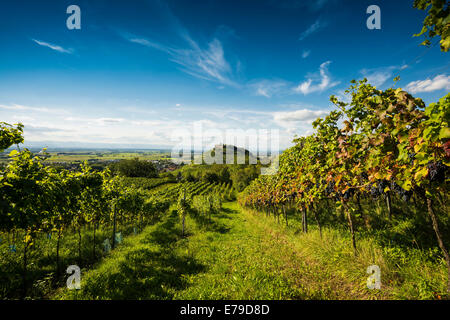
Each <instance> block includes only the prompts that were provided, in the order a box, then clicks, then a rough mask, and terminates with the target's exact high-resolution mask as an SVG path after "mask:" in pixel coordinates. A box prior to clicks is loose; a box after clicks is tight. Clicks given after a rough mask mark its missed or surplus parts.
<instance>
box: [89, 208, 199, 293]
mask: <svg viewBox="0 0 450 320" xmlns="http://www.w3.org/2000/svg"><path fill="white" fill-rule="evenodd" d="M177 221H178V217H177V215H176V212H172V213H170V214H169V216H168V218H167V219H166V220H165V221H163V222H161V223H160V224H159V225H158V226H157V227H156V228H155V229H154V230H153V231H151V232H150V233H149V234H148V235H146V236H145V238H143V239H142V240H140V241H139V242H138V243H137V244H136V245H134V246H133V247H131V248H130V249H129V250H128V251H126V252H124V253H123V255H124V256H123V257H121V258H120V259H115V260H110V261H108V262H107V263H111V264H113V266H108V268H107V269H108V270H112V272H105V273H104V274H101V273H100V270H97V274H95V275H93V276H91V277H89V279H87V280H86V282H87V283H86V285H85V286H84V288H83V290H82V293H81V294H82V298H83V299H85V298H88V299H90V298H95V299H171V298H173V295H174V293H175V292H176V291H177V290H182V289H184V288H186V287H187V286H188V281H187V279H186V278H187V276H189V275H192V274H196V273H200V272H203V271H205V270H206V267H205V266H204V265H202V264H200V263H198V262H197V261H196V260H195V259H194V258H192V257H191V256H189V255H188V254H180V252H179V251H178V250H177V249H176V248H175V246H174V245H175V243H176V242H177V241H178V240H180V239H181V235H180V230H179V227H177ZM145 244H153V245H154V244H157V246H152V247H149V246H146V245H145ZM123 258H124V259H123Z"/></svg>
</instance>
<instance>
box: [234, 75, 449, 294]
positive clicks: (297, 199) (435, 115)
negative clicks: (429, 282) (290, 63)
mask: <svg viewBox="0 0 450 320" xmlns="http://www.w3.org/2000/svg"><path fill="white" fill-rule="evenodd" d="M347 93H348V94H350V95H351V97H352V100H351V102H350V103H345V102H341V101H339V100H338V99H337V98H336V97H334V96H332V97H331V101H332V102H333V103H334V104H335V106H336V108H337V110H335V111H332V112H331V113H330V114H329V115H328V116H326V117H325V118H324V119H321V118H319V119H317V120H316V121H315V122H314V123H313V126H314V129H315V133H314V134H312V135H310V136H307V137H301V138H298V139H296V140H295V143H296V145H295V146H294V147H292V148H291V149H289V150H286V151H285V152H283V154H282V155H281V156H280V169H279V171H278V173H277V174H276V175H272V176H261V177H260V178H259V179H257V180H256V181H254V182H253V183H252V184H251V185H250V186H249V187H248V188H247V189H246V190H245V192H244V194H243V195H242V197H241V198H240V202H241V203H242V205H244V206H247V207H249V208H251V209H253V210H255V212H259V213H260V214H261V213H262V214H266V215H273V216H274V217H276V219H277V220H278V221H279V220H280V217H281V218H283V217H284V218H285V221H286V224H287V223H288V213H290V214H296V213H297V212H299V214H300V215H301V221H302V232H304V233H307V232H308V225H309V222H308V221H309V220H308V219H313V221H314V224H315V225H316V226H317V228H318V231H319V233H320V234H321V235H322V229H323V227H324V225H325V224H327V225H334V226H336V225H342V224H346V225H347V226H348V230H349V232H350V235H351V244H349V245H351V246H352V248H353V252H354V255H355V256H356V255H358V251H359V250H358V240H357V239H358V233H376V234H377V235H378V236H380V237H381V236H383V237H382V238H383V241H384V242H385V245H387V246H388V244H387V243H396V244H401V245H403V246H428V247H433V245H431V244H430V239H429V236H430V234H431V232H428V230H430V229H431V228H432V230H434V235H435V239H436V241H435V242H434V243H436V244H437V245H438V246H439V248H440V250H441V255H442V256H441V257H443V259H444V261H445V263H446V264H447V269H448V271H447V273H448V275H447V281H448V284H447V289H446V291H447V292H449V291H450V257H449V252H448V243H449V238H448V235H449V234H450V232H449V231H450V229H449V227H450V225H449V222H450V221H449V212H450V211H449V207H448V204H449V199H448V190H449V189H448V183H449V178H448V174H447V170H448V166H449V165H450V129H449V122H450V94H448V95H446V96H445V97H443V98H442V99H440V100H439V102H437V103H433V104H430V105H429V106H425V104H424V103H423V101H422V100H421V99H418V98H414V97H413V96H411V95H410V94H408V93H407V92H405V91H403V90H402V89H388V90H385V91H381V90H378V89H376V88H375V87H374V86H372V85H370V84H368V83H367V81H366V80H362V81H359V82H356V81H353V82H352V85H351V87H350V88H349V90H347ZM340 123H342V126H341V125H340ZM424 214H426V215H424ZM430 231H431V230H430ZM383 233H384V234H383ZM446 243H447V245H446ZM438 256H439V255H438ZM438 259H439V258H438Z"/></svg>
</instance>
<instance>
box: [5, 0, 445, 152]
mask: <svg viewBox="0 0 450 320" xmlns="http://www.w3.org/2000/svg"><path fill="white" fill-rule="evenodd" d="M412 2H413V1H412V0H395V1H375V0H371V1H365V0H360V1H352V0H316V1H300V0H292V1H288V0H282V1H275V0H260V1H256V0H254V1H244V0H242V1H237V0H229V1H219V0H209V1H206V0H205V1H192V0H190V1H187V0H183V1H181V0H177V1H175V0H168V1H153V0H148V1H144V0H136V1H119V0H116V1H106V0H90V1H80V0H71V1H62V0H59V1H23V0H14V1H12V0H3V1H2V2H1V4H0V42H1V43H2V50H0V61H1V64H0V121H6V122H12V123H15V122H19V121H21V122H23V123H24V124H25V128H26V129H25V138H26V140H27V141H28V142H29V143H34V144H47V145H59V146H69V145H70V146H72V145H77V146H102V145H104V146H110V144H116V145H117V146H130V147H133V146H149V147H150V146H153V147H164V146H171V145H173V144H174V142H173V141H171V135H172V134H173V132H174V131H175V130H177V129H179V128H188V129H189V128H192V126H193V125H194V124H197V125H198V124H201V125H202V126H203V127H204V128H206V129H208V128H212V129H218V130H226V129H244V130H245V129H278V130H280V147H281V148H285V147H287V146H289V145H290V143H291V141H292V138H293V137H294V135H295V134H297V135H305V134H308V133H311V122H312V121H313V120H314V119H315V118H316V117H318V116H323V115H325V114H326V113H327V112H329V111H330V109H331V108H332V106H331V105H330V103H329V96H330V95H331V94H335V95H338V96H341V97H342V98H343V99H345V97H343V91H344V90H345V89H346V88H347V87H348V85H349V81H350V80H352V79H361V78H363V77H367V78H368V79H369V81H370V82H371V83H373V84H375V85H376V86H377V87H379V88H382V89H385V88H388V87H390V86H392V85H393V81H392V79H393V78H394V77H395V76H396V75H400V76H401V80H400V81H399V82H398V83H397V86H400V87H403V88H407V89H408V90H409V91H410V92H412V93H414V95H415V96H418V97H421V98H423V99H424V100H425V102H426V103H431V102H433V101H436V100H437V99H438V98H440V97H442V96H443V95H445V94H446V93H447V92H448V91H449V89H450V76H449V59H448V53H447V54H445V53H442V52H440V50H439V47H438V46H434V47H433V48H430V49H427V48H425V47H423V46H419V43H420V42H421V41H423V39H421V38H413V37H412V35H413V34H414V33H417V32H419V31H420V29H421V23H422V21H423V19H424V17H425V12H422V11H418V10H416V9H414V8H412ZM72 4H76V5H78V6H79V7H80V9H81V30H69V29H67V27H66V19H67V17H69V14H67V13H66V8H67V7H68V6H69V5H72ZM372 4H376V5H378V6H379V7H380V9H381V30H369V29H368V28H367V27H366V20H367V18H368V17H369V14H367V13H366V9H367V7H368V6H369V5H372ZM434 42H436V40H434ZM216 142H217V141H216Z"/></svg>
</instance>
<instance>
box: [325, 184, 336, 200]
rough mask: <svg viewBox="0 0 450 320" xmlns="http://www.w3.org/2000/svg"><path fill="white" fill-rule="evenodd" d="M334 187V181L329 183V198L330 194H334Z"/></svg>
mask: <svg viewBox="0 0 450 320" xmlns="http://www.w3.org/2000/svg"><path fill="white" fill-rule="evenodd" d="M334 186H335V182H334V181H330V182H328V185H327V187H326V188H325V194H326V195H327V196H329V195H330V194H332V193H333V192H334Z"/></svg>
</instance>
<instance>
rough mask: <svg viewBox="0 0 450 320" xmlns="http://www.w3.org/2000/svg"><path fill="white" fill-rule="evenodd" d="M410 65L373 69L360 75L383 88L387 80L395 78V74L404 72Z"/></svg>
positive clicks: (365, 70)
mask: <svg viewBox="0 0 450 320" xmlns="http://www.w3.org/2000/svg"><path fill="white" fill-rule="evenodd" d="M407 67H408V65H406V64H404V65H401V66H389V67H380V68H372V69H362V70H361V71H360V73H361V74H362V75H363V76H364V77H365V78H367V81H368V82H369V83H370V84H372V85H374V86H375V87H380V86H382V85H383V84H384V83H385V82H386V81H387V80H389V79H393V78H394V72H395V71H398V70H404V69H406V68H407Z"/></svg>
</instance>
